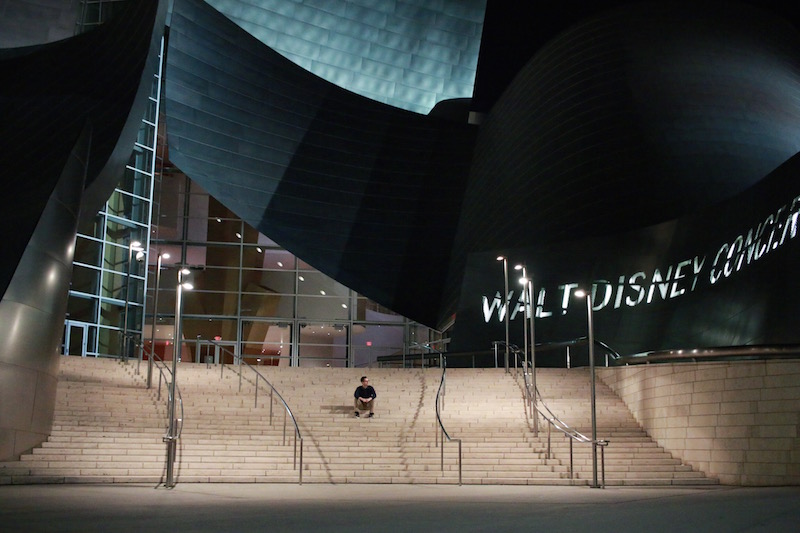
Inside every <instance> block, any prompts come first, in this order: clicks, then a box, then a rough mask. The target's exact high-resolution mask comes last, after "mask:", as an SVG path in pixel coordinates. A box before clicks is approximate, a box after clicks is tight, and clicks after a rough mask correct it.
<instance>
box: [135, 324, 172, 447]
mask: <svg viewBox="0 0 800 533" xmlns="http://www.w3.org/2000/svg"><path fill="white" fill-rule="evenodd" d="M128 337H129V340H132V341H133V345H134V347H135V348H137V349H139V350H141V352H140V353H141V354H147V356H148V357H150V358H152V360H153V362H154V364H155V367H156V369H157V370H158V373H159V378H158V394H157V396H156V399H157V400H158V401H161V383H162V381H163V382H164V383H169V382H170V380H169V379H168V377H167V375H166V374H168V375H169V376H172V370H171V369H170V368H169V367H168V366H167V364H166V362H164V360H163V359H161V357H159V355H158V354H157V353H155V351H154V350H153V347H149V348H148V347H147V346H145V345H144V343H142V342H141V341H140V340H139V338H138V335H137V334H136V333H128ZM165 372H166V374H165ZM137 373H138V369H137ZM167 392H168V393H169V388H167ZM175 396H176V401H177V402H178V405H179V407H180V412H181V416H180V418H178V419H177V422H178V425H177V426H176V427H177V431H176V433H175V436H174V438H175V439H179V438H180V436H181V433H182V432H183V418H184V410H183V397H182V396H181V391H180V387H178V384H177V383H176V384H175ZM170 400H171V398H170V397H169V396H167V403H169V401H170ZM167 427H169V421H168V422H167ZM167 431H169V430H167ZM168 436H169V435H165V436H164V438H165V439H166V438H167V437H168Z"/></svg>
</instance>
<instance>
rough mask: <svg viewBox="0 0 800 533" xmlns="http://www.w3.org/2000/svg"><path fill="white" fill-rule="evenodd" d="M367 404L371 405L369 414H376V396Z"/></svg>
mask: <svg viewBox="0 0 800 533" xmlns="http://www.w3.org/2000/svg"><path fill="white" fill-rule="evenodd" d="M367 405H368V406H369V416H372V415H374V414H375V398H373V399H372V400H370V401H369V403H368V404H367Z"/></svg>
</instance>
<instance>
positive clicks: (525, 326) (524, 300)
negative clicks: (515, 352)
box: [514, 265, 528, 375]
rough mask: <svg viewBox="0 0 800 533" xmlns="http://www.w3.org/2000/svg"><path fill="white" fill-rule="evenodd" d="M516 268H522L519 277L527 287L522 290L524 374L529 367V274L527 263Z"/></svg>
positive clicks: (515, 268)
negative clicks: (526, 269)
mask: <svg viewBox="0 0 800 533" xmlns="http://www.w3.org/2000/svg"><path fill="white" fill-rule="evenodd" d="M514 270H522V277H521V278H519V282H520V283H521V284H522V285H524V286H525V289H523V290H522V307H523V310H524V311H523V313H522V337H523V340H522V346H523V350H522V356H523V359H524V361H525V362H524V364H523V366H522V374H523V375H525V373H526V372H527V368H528V319H527V317H528V290H527V285H528V276H527V274H526V272H525V265H517V266H515V267H514Z"/></svg>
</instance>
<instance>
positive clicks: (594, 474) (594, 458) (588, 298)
mask: <svg viewBox="0 0 800 533" xmlns="http://www.w3.org/2000/svg"><path fill="white" fill-rule="evenodd" d="M575 296H577V297H579V298H582V297H585V298H586V316H587V326H588V329H589V374H590V375H591V383H592V385H591V395H592V396H591V409H592V413H591V414H592V488H598V485H597V410H596V405H595V403H596V402H595V400H596V397H597V396H596V393H595V386H594V380H595V377H594V374H595V373H594V320H593V318H594V316H593V314H594V313H593V311H592V295H591V293H590V291H584V290H582V289H581V290H577V291H575Z"/></svg>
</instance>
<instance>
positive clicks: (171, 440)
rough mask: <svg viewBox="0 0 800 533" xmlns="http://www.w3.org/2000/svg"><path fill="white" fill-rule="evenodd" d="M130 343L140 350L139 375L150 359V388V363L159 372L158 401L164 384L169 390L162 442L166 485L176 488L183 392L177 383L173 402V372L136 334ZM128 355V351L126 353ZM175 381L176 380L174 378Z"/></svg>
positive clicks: (131, 336)
mask: <svg viewBox="0 0 800 533" xmlns="http://www.w3.org/2000/svg"><path fill="white" fill-rule="evenodd" d="M128 342H131V343H132V344H133V346H134V347H135V348H136V349H138V350H139V361H138V363H137V366H136V373H137V374H138V373H139V363H141V361H142V358H143V357H144V355H145V354H147V357H148V386H149V385H150V378H151V376H150V369H151V368H152V367H150V361H152V365H153V367H155V368H156V370H158V394H157V400H158V401H160V400H161V384H162V383H164V384H165V385H166V389H167V401H166V405H167V418H168V420H167V432H166V433H165V434H164V436H163V437H162V439H161V440H162V441H163V442H165V443H166V444H167V473H166V479H167V482H166V485H167V486H168V487H170V488H171V487H174V486H175V482H174V480H175V477H174V475H173V474H174V467H175V460H176V451H177V443H178V440H180V438H181V433H183V421H184V411H183V398H182V397H181V390H180V388H179V387H178V384H177V383H175V387H174V389H175V399H174V401H173V398H172V387H170V386H169V385H170V384H171V380H170V379H169V378H171V377H172V370H170V369H169V367H167V364H166V363H165V362H164V361H163V360H162V359H161V358H160V357H159V356H158V354H156V353H155V351H154V350H153V347H152V346H151V347H150V348H148V347H147V346H145V345H144V344H143V343H142V342H141V341H140V340H139V338H138V336H137V335H136V334H129V335H128V338H127V339H126V341H125V346H126V348H127V346H128ZM125 354H127V350H126V352H125ZM123 361H124V362H125V363H127V357H125V356H123ZM173 379H174V378H173ZM170 406H177V407H178V408H179V410H180V416H179V417H177V418H175V419H173V418H172V415H173V414H174V410H173V409H170Z"/></svg>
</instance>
